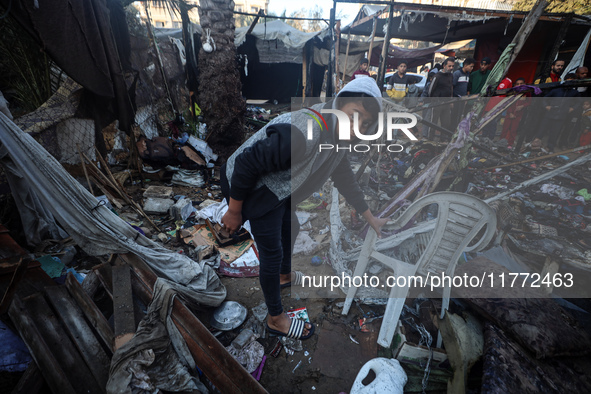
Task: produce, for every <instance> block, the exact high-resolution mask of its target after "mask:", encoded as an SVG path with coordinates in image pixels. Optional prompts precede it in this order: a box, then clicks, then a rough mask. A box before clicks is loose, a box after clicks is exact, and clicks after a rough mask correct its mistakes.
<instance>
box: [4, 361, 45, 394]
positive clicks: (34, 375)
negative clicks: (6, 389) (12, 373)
mask: <svg viewBox="0 0 591 394" xmlns="http://www.w3.org/2000/svg"><path fill="white" fill-rule="evenodd" d="M44 385H45V379H43V375H41V370H39V367H38V366H37V363H36V362H35V361H31V362H30V363H29V366H28V367H27V370H26V371H25V373H24V374H23V376H21V378H20V379H19V381H18V384H17V385H16V387H15V388H14V389H12V392H11V394H38V393H40V392H41V390H42V389H43V386H44ZM46 391H47V390H46Z"/></svg>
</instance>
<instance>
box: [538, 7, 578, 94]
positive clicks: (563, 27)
mask: <svg viewBox="0 0 591 394" xmlns="http://www.w3.org/2000/svg"><path fill="white" fill-rule="evenodd" d="M574 15H575V14H572V13H571V14H570V15H569V16H567V17H566V18H564V20H563V21H562V24H561V25H560V30H558V34H557V35H556V39H555V40H554V44H553V45H552V49H551V50H550V54H549V55H548V57H547V58H546V59H547V61H546V64H545V65H544V67H542V73H541V74H540V76H544V75H550V67H551V66H552V62H553V61H554V58H555V57H556V55H558V52H559V51H560V44H562V41H563V40H564V37H566V32H567V31H568V28H569V27H570V24H571V22H572V21H573V17H574ZM540 82H541V83H544V81H540Z"/></svg>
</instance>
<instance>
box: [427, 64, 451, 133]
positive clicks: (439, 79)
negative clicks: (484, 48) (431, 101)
mask: <svg viewBox="0 0 591 394" xmlns="http://www.w3.org/2000/svg"><path fill="white" fill-rule="evenodd" d="M454 63H455V60H454V58H453V57H448V58H447V59H445V61H444V62H443V66H442V68H441V71H439V72H438V73H437V74H435V76H434V77H433V80H432V81H431V86H429V97H449V98H451V97H453V75H452V70H453V68H454ZM450 107H452V104H451V103H450V104H449V105H439V106H437V107H435V108H433V123H435V124H437V122H438V121H439V124H440V125H441V127H443V128H446V129H447V130H450V131H453V130H451V129H452V126H453V125H452V124H451V111H450V110H451V108H450ZM452 108H453V107H452ZM431 134H432V133H431ZM439 134H440V132H439V131H435V134H434V135H430V136H429V138H430V139H435V135H439ZM442 138H443V139H444V140H449V136H448V135H442Z"/></svg>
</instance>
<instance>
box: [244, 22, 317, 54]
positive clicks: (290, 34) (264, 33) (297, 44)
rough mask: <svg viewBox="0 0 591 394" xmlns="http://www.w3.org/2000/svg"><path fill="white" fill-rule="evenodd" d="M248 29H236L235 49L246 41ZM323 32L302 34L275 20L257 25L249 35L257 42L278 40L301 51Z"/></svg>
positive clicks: (246, 27)
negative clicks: (256, 39)
mask: <svg viewBox="0 0 591 394" xmlns="http://www.w3.org/2000/svg"><path fill="white" fill-rule="evenodd" d="M249 28H250V27H249V26H245V27H241V28H239V29H236V32H235V36H234V44H235V45H236V47H239V46H240V45H242V44H243V43H244V41H246V32H247V31H248V29H249ZM323 31H324V30H321V31H317V32H312V33H304V32H303V31H300V30H298V29H296V28H295V27H292V26H290V25H288V24H287V23H285V22H282V21H280V20H275V21H272V22H267V23H258V24H257V25H256V26H255V27H254V29H252V32H251V33H250V34H251V35H253V36H255V37H256V38H258V39H259V40H279V41H281V42H282V43H283V44H284V45H285V46H286V47H288V48H294V49H301V48H303V47H304V45H306V42H308V41H309V40H311V39H312V38H314V37H315V36H317V35H319V34H320V33H322V32H323Z"/></svg>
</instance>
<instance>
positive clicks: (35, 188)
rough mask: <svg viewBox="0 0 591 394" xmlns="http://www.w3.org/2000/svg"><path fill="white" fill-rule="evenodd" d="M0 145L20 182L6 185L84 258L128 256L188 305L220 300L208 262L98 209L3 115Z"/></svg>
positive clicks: (222, 291) (220, 292)
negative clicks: (18, 189) (35, 206)
mask: <svg viewBox="0 0 591 394" xmlns="http://www.w3.org/2000/svg"><path fill="white" fill-rule="evenodd" d="M0 143H1V144H2V145H1V146H0V159H1V162H2V164H4V163H5V162H8V165H3V167H4V169H5V170H6V171H7V172H9V173H12V174H13V175H14V176H15V177H19V178H22V179H23V180H24V182H20V183H18V184H17V183H14V184H12V183H11V186H15V185H16V186H18V185H21V186H27V187H28V190H27V191H24V194H25V195H29V196H34V197H31V200H34V201H36V202H38V203H41V202H42V206H43V208H44V209H45V211H46V212H45V213H44V215H43V218H44V219H45V220H47V221H51V218H55V220H56V221H57V222H58V223H59V225H60V226H61V227H62V228H63V229H64V230H65V232H66V233H67V234H68V235H69V236H71V237H72V239H73V240H74V241H75V242H76V243H77V244H78V246H80V248H82V249H83V250H84V251H85V252H86V253H88V254H89V255H106V254H113V253H126V252H131V253H134V254H135V255H137V256H139V257H140V258H141V259H142V260H144V261H145V262H146V263H147V264H148V265H149V266H150V267H151V268H152V269H153V270H154V271H155V272H156V273H157V274H158V275H159V276H161V277H163V278H164V279H165V280H166V282H167V283H168V284H169V285H170V287H171V288H173V289H174V290H176V291H177V292H178V293H180V294H182V295H183V297H184V298H185V299H187V300H189V301H190V302H192V303H194V304H199V305H208V306H217V305H219V304H221V302H222V301H223V300H224V299H225V298H226V288H225V287H224V285H223V284H222V283H221V282H220V280H219V277H218V276H217V274H216V273H215V271H214V269H213V267H212V266H211V265H210V264H211V262H206V261H200V262H197V261H193V260H191V259H190V258H188V257H187V256H185V255H181V254H178V253H173V252H171V251H169V250H168V249H166V248H164V247H162V246H160V245H158V244H156V243H154V242H153V241H152V240H150V239H148V238H146V237H145V236H143V235H142V234H140V233H139V232H137V231H136V230H135V229H134V228H133V227H131V226H130V225H129V224H128V223H126V222H125V221H124V220H123V219H121V218H119V217H118V216H117V215H116V214H114V213H113V212H112V211H111V210H110V209H109V208H108V207H107V206H106V205H104V204H101V203H100V202H99V200H97V199H96V198H95V197H94V196H92V195H91V194H90V193H89V192H88V191H87V190H86V189H85V188H84V187H82V186H81V185H80V184H79V183H78V182H77V181H76V180H75V179H74V178H73V177H72V176H71V175H70V174H68V173H67V172H66V171H65V170H64V168H63V167H62V166H61V165H60V164H59V163H58V161H57V160H56V159H55V158H53V156H51V155H50V154H49V153H48V152H47V151H46V150H45V149H44V148H43V147H42V146H41V145H39V143H37V142H36V141H35V140H34V139H33V138H32V137H31V136H30V135H28V134H27V133H24V132H23V131H22V130H21V129H19V128H18V127H17V126H16V125H15V124H14V123H13V122H12V121H11V120H10V119H8V118H7V117H6V116H5V115H4V114H0ZM13 192H15V191H14V190H13ZM19 194H23V193H19ZM41 197H42V198H41ZM25 220H27V219H26V218H23V221H25ZM33 220H34V219H33ZM46 227H47V226H46Z"/></svg>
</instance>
